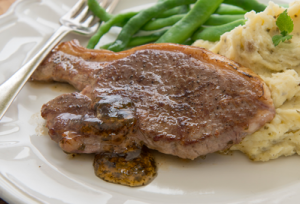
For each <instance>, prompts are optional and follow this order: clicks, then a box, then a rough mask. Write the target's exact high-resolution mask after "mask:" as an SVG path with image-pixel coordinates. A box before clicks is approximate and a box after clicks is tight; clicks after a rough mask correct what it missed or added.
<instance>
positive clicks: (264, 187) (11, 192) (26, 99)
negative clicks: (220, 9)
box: [0, 0, 300, 204]
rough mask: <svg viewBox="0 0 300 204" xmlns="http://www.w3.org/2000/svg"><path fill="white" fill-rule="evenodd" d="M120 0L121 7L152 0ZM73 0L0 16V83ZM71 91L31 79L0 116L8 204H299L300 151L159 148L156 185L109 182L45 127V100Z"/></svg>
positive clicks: (26, 6) (32, 1)
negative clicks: (202, 154) (265, 157)
mask: <svg viewBox="0 0 300 204" xmlns="http://www.w3.org/2000/svg"><path fill="white" fill-rule="evenodd" d="M120 2H121V3H120V4H119V5H118V7H117V8H116V12H119V11H121V10H124V9H130V8H132V7H135V9H138V8H140V7H139V6H145V5H146V6H147V4H149V3H153V0H139V1H136V0H121V1H120ZM277 2H279V1H277ZM280 2H282V1H280ZM286 2H287V1H286ZM74 3H75V1H74V0H41V1H39V0H27V1H18V2H17V3H15V4H14V6H13V7H12V8H11V9H10V10H9V12H8V13H7V14H6V15H4V16H2V17H0V36H1V37H0V83H2V82H3V81H4V80H5V79H7V78H8V77H9V76H10V75H12V74H13V73H14V72H15V71H16V70H17V69H18V68H19V67H20V66H21V65H22V64H23V63H24V62H26V61H27V60H28V59H29V58H30V57H32V56H33V54H34V53H35V52H36V51H37V50H38V49H39V48H40V47H41V46H42V45H43V44H44V43H45V41H46V40H47V39H48V37H49V36H50V35H51V33H53V32H54V31H55V29H57V28H58V26H59V24H58V20H59V18H60V16H61V15H63V14H64V13H66V11H68V9H70V8H71V7H72V6H73V4H74ZM112 34H113V32H112ZM73 38H78V39H79V40H80V41H81V43H82V44H83V45H85V44H86V42H87V40H86V39H85V38H83V37H81V36H77V35H75V34H71V35H69V36H68V37H67V39H66V40H69V39H73ZM71 91H74V89H72V88H71V87H70V86H68V85H59V84H54V83H51V84H50V83H49V84H41V83H27V84H26V86H25V87H24V89H23V90H22V91H21V93H20V94H19V96H18V97H17V99H16V100H15V102H14V103H13V105H12V106H11V107H10V109H9V110H8V112H7V113H6V115H5V117H4V118H3V119H2V121H1V122H0V197H2V198H4V199H5V200H7V201H8V202H9V203H55V204H58V203H108V204H115V203H116V204H117V203H126V204H138V203H172V204H174V203H205V204H208V203H299V198H300V194H299V193H298V192H299V191H300V180H299V179H300V173H299V169H300V162H299V157H298V156H292V157H287V158H280V159H277V160H274V161H270V162H266V163H254V162H251V161H250V160H249V159H248V158H247V157H246V156H244V155H242V154H241V153H239V152H235V153H234V155H232V156H224V155H219V154H211V155H208V156H207V158H206V159H205V160H202V159H200V158H199V159H197V160H195V161H184V160H181V159H178V158H175V157H172V156H167V155H161V154H159V153H157V154H156V157H157V161H158V176H157V177H156V178H155V180H154V181H153V182H152V183H151V184H149V185H147V186H145V187H138V188H130V187H125V186H120V185H115V184H110V183H106V182H104V181H102V180H101V179H98V178H97V177H96V176H95V175H94V172H93V167H92V160H93V156H91V155H86V156H83V155H81V156H76V157H75V158H73V159H72V158H70V157H69V156H67V155H66V154H64V153H63V152H62V151H61V150H60V148H59V147H58V145H57V144H56V143H55V142H53V141H51V140H50V138H49V137H48V136H47V130H46V129H45V128H44V127H43V125H44V124H43V122H44V121H43V120H42V119H41V117H40V116H39V115H40V108H41V106H42V105H43V104H44V103H46V102H48V101H49V100H51V99H53V98H54V97H56V96H58V95H60V94H62V93H65V92H71ZM0 95H1V93H0Z"/></svg>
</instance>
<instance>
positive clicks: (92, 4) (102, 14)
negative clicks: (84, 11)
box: [87, 0, 113, 21]
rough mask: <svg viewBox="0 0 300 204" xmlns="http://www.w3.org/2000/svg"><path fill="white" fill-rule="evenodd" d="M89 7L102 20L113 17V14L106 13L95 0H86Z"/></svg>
mask: <svg viewBox="0 0 300 204" xmlns="http://www.w3.org/2000/svg"><path fill="white" fill-rule="evenodd" d="M87 4H88V6H89V9H90V10H91V11H92V12H93V13H94V14H95V15H96V16H97V17H98V18H99V19H101V20H102V21H108V20H109V19H111V18H112V17H113V15H111V14H109V13H107V12H106V11H105V9H104V8H102V7H101V6H100V5H99V3H98V1H97V0H88V2H87Z"/></svg>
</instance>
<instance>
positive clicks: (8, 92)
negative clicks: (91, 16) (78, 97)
mask: <svg viewBox="0 0 300 204" xmlns="http://www.w3.org/2000/svg"><path fill="white" fill-rule="evenodd" d="M70 31H71V29H70V28H68V27H66V26H61V27H60V28H59V29H58V30H57V31H56V32H55V33H54V34H53V35H52V36H51V37H50V39H49V40H48V41H47V42H46V44H45V45H44V47H43V48H42V49H41V50H40V51H39V52H38V53H37V54H36V55H35V56H34V57H33V58H32V59H31V60H29V61H28V62H27V63H26V64H24V65H23V66H22V67H21V68H20V69H19V70H18V71H17V72H16V73H14V74H13V75H12V76H11V77H10V78H9V79H8V80H6V81H5V82H4V83H2V84H1V85H0V94H1V97H0V120H1V118H2V117H3V116H4V114H5V112H6V111H7V109H8V108H9V106H10V105H11V103H12V102H13V100H14V99H15V97H16V96H17V95H18V93H19V92H20V90H21V89H22V88H23V86H24V85H25V83H26V82H27V80H28V79H29V77H30V76H31V75H32V73H33V72H34V70H35V69H36V68H37V67H38V65H39V64H40V63H41V62H42V61H43V59H45V58H46V56H47V55H48V53H49V52H50V51H51V50H52V49H53V48H54V46H55V45H56V44H57V43H58V42H59V41H60V40H61V39H62V38H63V37H64V36H65V35H66V34H68V33H69V32H70Z"/></svg>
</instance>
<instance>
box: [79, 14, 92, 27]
mask: <svg viewBox="0 0 300 204" xmlns="http://www.w3.org/2000/svg"><path fill="white" fill-rule="evenodd" d="M94 18H95V17H94V16H92V15H91V16H89V17H88V18H87V19H86V20H85V21H84V22H82V25H83V26H85V27H88V26H89V25H90V24H91V22H92V21H93V20H94Z"/></svg>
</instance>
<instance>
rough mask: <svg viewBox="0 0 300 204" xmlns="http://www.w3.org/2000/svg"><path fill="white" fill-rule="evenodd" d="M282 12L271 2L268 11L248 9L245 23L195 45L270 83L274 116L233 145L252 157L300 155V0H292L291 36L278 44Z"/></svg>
mask: <svg viewBox="0 0 300 204" xmlns="http://www.w3.org/2000/svg"><path fill="white" fill-rule="evenodd" d="M284 10H285V9H284V8H282V7H280V6H278V5H276V4H274V3H272V2H270V3H269V6H268V7H267V8H266V10H265V11H264V12H261V13H258V14H256V13H255V12H249V13H247V14H246V15H245V17H246V19H248V21H247V22H246V24H245V25H244V26H239V27H237V28H235V29H234V30H232V31H231V32H228V33H225V34H224V35H223V36H222V37H221V40H220V41H219V42H218V43H209V42H206V41H202V40H199V41H197V42H195V43H194V46H199V47H205V48H207V49H210V50H211V51H213V52H215V53H218V54H221V55H224V56H226V57H228V58H230V59H232V60H234V61H236V62H238V63H240V64H242V65H243V66H245V67H248V68H250V69H252V70H253V71H255V72H256V73H257V74H259V75H260V76H261V77H262V78H263V79H264V80H265V82H266V84H267V85H268V86H269V88H270V91H271V94H272V98H273V101H274V105H275V107H276V116H275V118H274V119H273V121H272V122H271V123H268V124H266V125H265V126H264V127H263V128H261V129H260V130H258V131H257V132H255V133H254V134H252V135H249V136H247V137H246V138H245V139H244V140H243V141H242V142H241V143H240V144H238V145H234V146H233V147H232V148H231V150H240V151H242V152H244V153H245V154H247V155H248V156H249V158H250V159H252V160H254V161H268V160H270V159H276V158H278V157H280V156H283V155H284V156H289V155H293V154H295V153H297V154H300V86H299V84H300V77H299V74H300V1H296V2H294V3H291V4H290V7H289V9H288V14H289V15H290V16H291V18H292V19H293V21H294V31H293V32H292V35H293V38H292V40H289V41H286V42H284V43H280V44H279V45H278V46H277V47H275V46H274V45H273V42H272V37H273V36H274V35H277V34H279V30H278V28H277V26H276V18H277V17H278V16H279V15H280V14H281V13H282V12H283V11H284Z"/></svg>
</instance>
